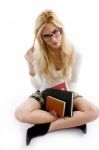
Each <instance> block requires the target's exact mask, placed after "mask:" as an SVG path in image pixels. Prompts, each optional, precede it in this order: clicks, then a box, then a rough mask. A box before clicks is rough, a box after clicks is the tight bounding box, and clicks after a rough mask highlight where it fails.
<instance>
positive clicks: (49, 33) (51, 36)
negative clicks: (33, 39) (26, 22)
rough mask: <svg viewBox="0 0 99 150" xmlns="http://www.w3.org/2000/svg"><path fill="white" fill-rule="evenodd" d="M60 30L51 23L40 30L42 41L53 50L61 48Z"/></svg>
mask: <svg viewBox="0 0 99 150" xmlns="http://www.w3.org/2000/svg"><path fill="white" fill-rule="evenodd" d="M61 30H62V29H60V28H58V27H56V26H55V25H54V24H52V23H49V24H47V25H46V27H45V28H44V29H43V30H42V33H41V36H42V39H43V41H44V42H45V43H46V44H47V45H48V46H49V47H50V48H51V49H53V50H54V49H59V48H60V46H61V39H62V38H61Z"/></svg>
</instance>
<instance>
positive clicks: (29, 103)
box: [19, 98, 41, 112]
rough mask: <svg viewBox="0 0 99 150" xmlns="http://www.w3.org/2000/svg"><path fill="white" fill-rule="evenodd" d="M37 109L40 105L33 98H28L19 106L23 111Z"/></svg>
mask: <svg viewBox="0 0 99 150" xmlns="http://www.w3.org/2000/svg"><path fill="white" fill-rule="evenodd" d="M37 109H41V105H40V103H39V102H38V101H37V100H36V99H35V98H28V99H27V100H26V101H25V102H23V103H22V104H21V105H20V107H19V110H21V111H25V112H31V111H34V110H37Z"/></svg>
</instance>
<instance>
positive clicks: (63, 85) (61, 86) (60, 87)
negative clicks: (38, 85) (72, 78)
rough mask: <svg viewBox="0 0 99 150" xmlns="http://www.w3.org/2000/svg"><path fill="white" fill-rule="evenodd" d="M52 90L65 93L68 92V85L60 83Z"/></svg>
mask: <svg viewBox="0 0 99 150" xmlns="http://www.w3.org/2000/svg"><path fill="white" fill-rule="evenodd" d="M51 88H52V89H56V90H57V89H58V90H64V91H67V85H66V84H65V82H63V83H60V84H57V85H55V86H53V87H51Z"/></svg>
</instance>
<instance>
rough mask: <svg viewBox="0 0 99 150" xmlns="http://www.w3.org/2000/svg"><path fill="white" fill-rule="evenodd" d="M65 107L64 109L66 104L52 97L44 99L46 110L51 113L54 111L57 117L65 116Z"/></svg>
mask: <svg viewBox="0 0 99 150" xmlns="http://www.w3.org/2000/svg"><path fill="white" fill-rule="evenodd" d="M65 107H66V102H64V101H62V100H60V99H57V98H54V97H52V96H47V98H46V110H47V111H49V112H50V111H51V110H55V112H56V113H57V115H58V117H64V114H65Z"/></svg>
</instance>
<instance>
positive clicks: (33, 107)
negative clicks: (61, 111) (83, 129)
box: [15, 98, 58, 124]
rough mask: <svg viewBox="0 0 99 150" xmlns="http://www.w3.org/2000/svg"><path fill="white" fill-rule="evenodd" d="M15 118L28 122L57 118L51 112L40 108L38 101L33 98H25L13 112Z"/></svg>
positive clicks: (37, 122) (35, 122)
mask: <svg viewBox="0 0 99 150" xmlns="http://www.w3.org/2000/svg"><path fill="white" fill-rule="evenodd" d="M15 116H16V118H17V120H19V121H21V122H24V123H30V124H40V123H47V122H52V121H55V120H56V119H58V118H57V117H55V116H53V115H51V113H49V112H46V111H43V110H41V106H40V104H39V102H38V101H37V100H35V99H33V98H29V99H28V100H26V101H25V102H24V103H23V104H22V105H21V106H20V107H19V108H18V109H17V110H16V112H15Z"/></svg>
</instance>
